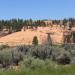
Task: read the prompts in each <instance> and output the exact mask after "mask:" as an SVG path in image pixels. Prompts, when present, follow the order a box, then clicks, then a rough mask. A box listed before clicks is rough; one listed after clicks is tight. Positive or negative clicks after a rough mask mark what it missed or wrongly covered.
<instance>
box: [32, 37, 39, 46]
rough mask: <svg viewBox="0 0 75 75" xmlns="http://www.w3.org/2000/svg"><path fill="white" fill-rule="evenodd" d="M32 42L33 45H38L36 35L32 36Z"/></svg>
mask: <svg viewBox="0 0 75 75" xmlns="http://www.w3.org/2000/svg"><path fill="white" fill-rule="evenodd" d="M32 44H33V45H38V38H37V36H34V38H33V41H32Z"/></svg>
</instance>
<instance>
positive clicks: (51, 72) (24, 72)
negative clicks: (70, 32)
mask: <svg viewBox="0 0 75 75" xmlns="http://www.w3.org/2000/svg"><path fill="white" fill-rule="evenodd" d="M0 75H75V65H66V66H61V65H59V66H57V67H51V68H50V67H48V66H44V67H42V68H36V69H32V68H19V69H18V70H0Z"/></svg>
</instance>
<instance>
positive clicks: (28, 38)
mask: <svg viewBox="0 0 75 75" xmlns="http://www.w3.org/2000/svg"><path fill="white" fill-rule="evenodd" d="M46 33H51V38H52V41H53V43H61V42H62V39H63V29H62V28H60V27H59V26H58V27H57V26H54V27H52V28H50V27H38V29H37V30H31V29H27V30H26V31H23V30H22V31H19V32H15V33H12V34H10V35H7V36H4V37H1V38H0V44H8V45H12V46H14V45H19V44H26V45H31V44H32V40H33V37H34V36H37V37H38V41H39V44H42V43H44V42H45V41H46V39H47V34H46Z"/></svg>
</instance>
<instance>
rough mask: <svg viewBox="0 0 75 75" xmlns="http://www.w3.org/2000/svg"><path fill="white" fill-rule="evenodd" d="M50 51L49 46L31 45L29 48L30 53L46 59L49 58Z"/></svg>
mask: <svg viewBox="0 0 75 75" xmlns="http://www.w3.org/2000/svg"><path fill="white" fill-rule="evenodd" d="M51 53H52V50H51V47H49V46H44V45H43V46H33V47H32V48H31V55H32V56H34V57H36V58H41V59H46V58H50V56H51Z"/></svg>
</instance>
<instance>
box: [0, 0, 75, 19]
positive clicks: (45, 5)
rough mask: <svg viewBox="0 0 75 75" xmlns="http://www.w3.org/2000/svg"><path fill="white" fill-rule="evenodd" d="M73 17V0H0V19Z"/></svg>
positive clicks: (74, 6) (74, 0) (74, 13)
mask: <svg viewBox="0 0 75 75" xmlns="http://www.w3.org/2000/svg"><path fill="white" fill-rule="evenodd" d="M69 17H73V18H75V0H0V19H5V20H6V19H12V18H21V19H30V18H32V19H34V20H36V19H63V18H69Z"/></svg>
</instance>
